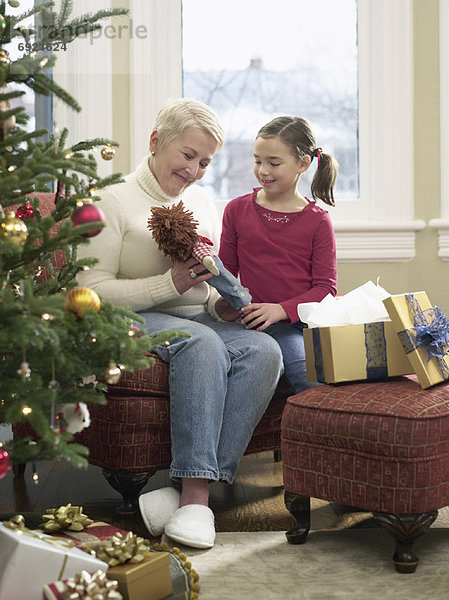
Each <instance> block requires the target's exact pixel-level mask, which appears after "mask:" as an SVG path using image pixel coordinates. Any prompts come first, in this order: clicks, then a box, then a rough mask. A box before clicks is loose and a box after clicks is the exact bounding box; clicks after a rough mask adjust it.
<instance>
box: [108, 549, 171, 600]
mask: <svg viewBox="0 0 449 600" xmlns="http://www.w3.org/2000/svg"><path fill="white" fill-rule="evenodd" d="M106 575H107V577H108V578H109V579H115V580H116V581H118V591H119V592H120V593H121V594H122V596H123V599H124V600H159V599H160V598H165V597H166V596H168V595H170V594H171V593H172V582H171V578H170V554H169V553H168V552H151V553H150V556H149V557H148V558H146V559H145V560H143V561H142V562H139V563H135V564H129V563H125V564H124V565H118V566H117V567H109V569H108V571H107V573H106Z"/></svg>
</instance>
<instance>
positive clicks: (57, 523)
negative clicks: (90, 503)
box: [40, 503, 93, 531]
mask: <svg viewBox="0 0 449 600" xmlns="http://www.w3.org/2000/svg"><path fill="white" fill-rule="evenodd" d="M42 519H43V520H44V522H43V523H41V525H40V527H41V528H42V529H43V530H44V531H59V530H62V529H68V530H69V531H82V530H83V529H85V528H86V527H88V525H90V524H91V523H93V521H92V519H89V518H88V517H87V515H85V514H83V507H82V506H72V505H71V504H70V503H69V504H67V505H66V506H60V507H59V508H48V509H47V511H46V514H44V515H42Z"/></svg>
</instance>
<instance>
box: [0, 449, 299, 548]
mask: <svg viewBox="0 0 449 600" xmlns="http://www.w3.org/2000/svg"><path fill="white" fill-rule="evenodd" d="M36 467H37V473H38V475H39V482H38V483H37V484H35V483H34V482H33V480H32V465H31V464H28V465H27V468H26V471H25V475H24V478H22V479H21V478H14V475H13V473H12V471H10V472H9V473H8V474H7V475H6V476H5V477H4V478H3V479H1V480H0V514H5V513H21V514H25V513H27V512H40V513H42V514H43V513H44V512H45V511H46V509H47V508H57V507H59V506H62V505H66V504H68V503H69V502H70V503H71V504H72V505H75V506H82V507H83V512H84V513H85V514H86V515H87V516H88V517H89V518H91V519H93V520H95V521H105V522H107V523H110V524H111V525H115V526H116V527H119V528H121V529H125V530H126V531H133V532H134V533H135V534H137V535H139V536H142V537H145V538H149V535H148V531H147V529H146V527H145V525H144V523H143V521H142V519H141V517H140V514H136V515H134V516H122V515H119V514H118V513H117V512H116V508H117V507H118V506H119V504H120V496H119V494H118V492H116V491H115V490H114V489H113V488H112V487H111V486H110V485H109V484H108V483H107V481H106V480H105V479H104V477H103V474H102V472H101V469H99V468H98V467H94V466H89V467H88V469H87V470H78V469H74V468H73V467H72V466H71V465H69V464H66V463H60V462H42V463H38V464H37V465H36ZM166 485H170V480H169V478H168V472H167V471H160V472H158V473H156V475H154V476H153V477H152V478H151V479H150V481H149V482H148V484H147V486H146V487H145V488H144V489H143V493H145V492H149V491H151V490H153V489H158V488H160V487H163V486H166ZM283 498H284V488H283V485H282V463H280V462H275V461H274V459H273V453H272V452H263V453H260V454H254V455H250V456H244V457H243V459H242V462H241V465H240V470H239V474H238V476H237V478H236V481H235V483H234V485H232V486H230V485H227V484H224V483H212V484H211V486H210V507H211V508H212V510H213V511H214V514H215V518H216V530H217V531H284V530H287V529H289V528H290V527H291V526H292V524H293V519H292V517H291V516H290V514H289V513H288V511H287V509H286V508H285V506H284V499H283ZM149 539H150V540H151V541H155V540H153V539H152V538H149Z"/></svg>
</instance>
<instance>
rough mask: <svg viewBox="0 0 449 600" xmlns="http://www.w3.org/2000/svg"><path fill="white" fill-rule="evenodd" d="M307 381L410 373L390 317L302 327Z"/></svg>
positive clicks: (350, 379)
mask: <svg viewBox="0 0 449 600" xmlns="http://www.w3.org/2000/svg"><path fill="white" fill-rule="evenodd" d="M303 333H304V346H305V351H306V371H307V379H308V380H309V381H320V382H322V383H339V382H343V381H359V380H368V381H372V380H376V379H385V378H386V377H396V376H398V375H407V374H409V373H413V368H412V366H411V364H410V362H409V360H408V358H407V355H406V353H405V351H404V349H403V348H402V345H401V343H400V341H399V339H398V337H397V335H396V330H395V328H394V327H393V324H392V322H391V321H381V322H378V323H361V324H357V325H336V326H332V327H313V328H308V329H304V330H303Z"/></svg>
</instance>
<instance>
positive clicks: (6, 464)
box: [0, 447, 11, 479]
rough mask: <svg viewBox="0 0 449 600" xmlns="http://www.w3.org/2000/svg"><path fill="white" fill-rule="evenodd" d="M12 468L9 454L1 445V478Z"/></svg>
mask: <svg viewBox="0 0 449 600" xmlns="http://www.w3.org/2000/svg"><path fill="white" fill-rule="evenodd" d="M10 468H11V465H10V461H9V454H8V453H7V452H6V450H3V448H2V447H0V479H1V478H2V477H4V476H5V475H6V473H7V472H8V471H9V469H10Z"/></svg>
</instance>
